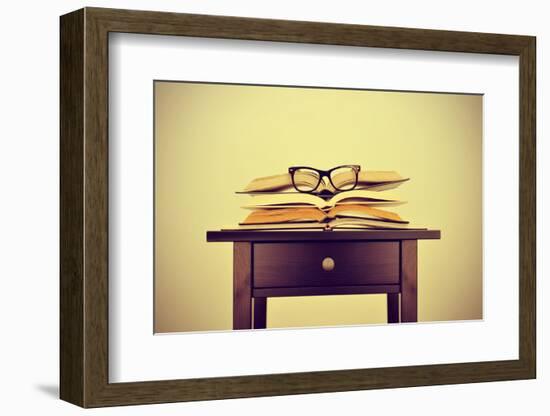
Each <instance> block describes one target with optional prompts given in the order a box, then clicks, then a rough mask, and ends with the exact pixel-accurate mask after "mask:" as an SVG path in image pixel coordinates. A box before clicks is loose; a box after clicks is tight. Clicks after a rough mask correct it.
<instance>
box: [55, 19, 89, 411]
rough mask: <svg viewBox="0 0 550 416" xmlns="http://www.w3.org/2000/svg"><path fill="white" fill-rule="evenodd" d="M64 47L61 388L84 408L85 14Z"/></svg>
mask: <svg viewBox="0 0 550 416" xmlns="http://www.w3.org/2000/svg"><path fill="white" fill-rule="evenodd" d="M60 30H61V36H60V40H61V45H60V81H61V82H60V86H61V90H60V116H61V119H60V149H61V153H60V218H59V219H60V221H59V223H60V250H59V253H60V285H59V287H60V297H59V298H60V306H59V309H60V314H59V317H60V322H59V327H60V340H59V352H60V356H59V362H60V377H59V378H60V386H59V395H60V397H61V399H63V400H66V401H68V402H71V403H75V404H78V405H79V406H84V376H85V373H86V368H85V363H84V325H85V320H84V308H83V304H84V264H83V259H84V236H85V234H84V212H83V210H82V205H83V202H84V157H83V155H84V154H83V146H84V142H83V137H84V136H83V132H84V111H83V104H84V13H83V11H82V10H80V11H78V12H75V13H73V14H71V15H69V16H67V17H66V18H64V19H61V25H60Z"/></svg>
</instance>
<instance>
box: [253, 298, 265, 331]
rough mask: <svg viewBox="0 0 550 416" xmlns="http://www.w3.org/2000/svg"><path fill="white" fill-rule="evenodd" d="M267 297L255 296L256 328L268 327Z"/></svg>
mask: <svg viewBox="0 0 550 416" xmlns="http://www.w3.org/2000/svg"><path fill="white" fill-rule="evenodd" d="M266 322H267V298H265V297H258V296H254V325H253V326H254V329H262V328H265V327H266Z"/></svg>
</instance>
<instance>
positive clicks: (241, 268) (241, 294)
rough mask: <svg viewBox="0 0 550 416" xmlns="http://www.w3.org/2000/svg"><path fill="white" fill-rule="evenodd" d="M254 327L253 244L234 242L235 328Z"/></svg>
mask: <svg viewBox="0 0 550 416" xmlns="http://www.w3.org/2000/svg"><path fill="white" fill-rule="evenodd" d="M251 328H252V244H251V243H243V242H237V243H234V244H233V329H251Z"/></svg>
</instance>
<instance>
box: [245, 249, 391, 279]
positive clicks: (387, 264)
mask: <svg viewBox="0 0 550 416" xmlns="http://www.w3.org/2000/svg"><path fill="white" fill-rule="evenodd" d="M326 258H330V259H332V260H333V262H334V265H335V266H334V269H333V270H330V271H326V270H324V269H323V267H322V262H323V260H324V259H326ZM397 283H399V243H398V242H395V241H383V242H380V241H370V242H364V241H355V242H335V243H330V242H325V243H318V242H309V243H256V244H254V287H256V288H258V287H278V286H280V287H293V286H334V285H336V286H345V285H367V284H397Z"/></svg>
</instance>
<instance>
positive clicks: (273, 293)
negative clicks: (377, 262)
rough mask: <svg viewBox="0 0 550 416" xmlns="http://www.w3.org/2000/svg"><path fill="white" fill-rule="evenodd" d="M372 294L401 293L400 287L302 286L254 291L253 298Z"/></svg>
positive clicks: (256, 289) (257, 289) (266, 288)
mask: <svg viewBox="0 0 550 416" xmlns="http://www.w3.org/2000/svg"><path fill="white" fill-rule="evenodd" d="M372 293H399V285H364V286H310V287H308V286H301V287H265V288H254V289H252V295H253V296H263V297H269V298H274V297H284V296H330V295H367V294H372Z"/></svg>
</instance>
